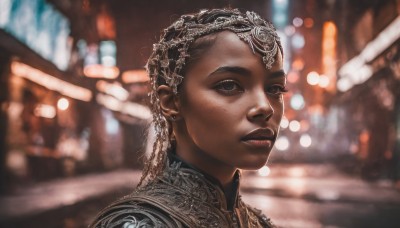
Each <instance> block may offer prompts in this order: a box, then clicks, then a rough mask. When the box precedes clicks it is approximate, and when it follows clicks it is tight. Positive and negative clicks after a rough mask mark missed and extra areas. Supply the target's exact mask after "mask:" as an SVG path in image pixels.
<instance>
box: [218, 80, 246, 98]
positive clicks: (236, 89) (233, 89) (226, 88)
mask: <svg viewBox="0 0 400 228" xmlns="http://www.w3.org/2000/svg"><path fill="white" fill-rule="evenodd" d="M215 89H216V90H217V91H219V92H222V93H225V94H228V95H231V94H236V93H241V92H243V89H242V87H241V86H240V85H239V84H238V83H237V82H236V81H234V80H224V81H221V82H219V83H218V84H217V85H216V86H215Z"/></svg>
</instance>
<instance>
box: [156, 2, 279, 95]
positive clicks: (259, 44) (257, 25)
mask: <svg viewBox="0 0 400 228" xmlns="http://www.w3.org/2000/svg"><path fill="white" fill-rule="evenodd" d="M233 12H234V14H232V15H228V14H227V13H225V14H224V10H218V11H217V12H215V10H214V11H207V10H203V11H201V12H200V13H199V15H198V16H197V18H194V16H193V15H184V16H182V17H181V18H180V19H178V20H177V21H176V22H175V23H173V24H172V25H171V26H170V27H168V28H167V29H165V30H164V36H163V38H162V39H161V40H160V42H159V43H157V44H154V46H153V55H152V57H151V58H150V59H149V62H148V66H149V65H153V64H157V62H158V66H159V67H158V68H152V69H149V73H150V75H151V76H152V77H162V78H164V80H165V81H166V83H167V84H168V85H169V86H170V87H171V88H172V89H173V91H174V93H177V87H178V85H179V84H180V83H181V82H182V80H183V76H182V75H181V70H182V69H183V68H184V65H185V63H186V60H187V58H188V57H189V54H188V49H189V46H190V44H191V43H193V42H194V41H195V40H196V39H197V38H199V37H201V36H205V35H208V34H211V33H215V32H218V31H222V30H229V31H232V32H234V33H236V34H237V35H238V36H239V37H240V38H241V39H242V40H244V41H246V42H247V43H248V44H249V45H250V47H251V49H252V50H253V52H254V53H256V52H258V53H260V54H261V55H262V58H263V61H264V63H265V65H266V67H267V68H268V69H269V68H271V65H272V64H273V62H274V57H275V55H276V53H277V50H278V46H280V40H279V37H278V35H277V34H276V31H275V28H274V27H273V25H272V24H271V23H269V22H266V21H265V20H263V19H262V18H261V17H260V16H258V15H257V14H256V13H254V12H246V14H245V15H242V14H241V13H240V12H239V11H237V10H233ZM216 13H218V15H219V16H218V17H217V18H213V17H215V15H216ZM196 19H197V21H196ZM209 21H210V22H209ZM196 22H197V23H196ZM172 33H173V34H174V35H175V36H176V37H173V38H170V37H169V36H170V34H172ZM172 49H177V50H178V51H179V57H178V58H176V56H170V55H169V52H170V50H172ZM148 68H149V67H148ZM152 70H153V71H152ZM156 81H157V80H155V81H154V82H156Z"/></svg>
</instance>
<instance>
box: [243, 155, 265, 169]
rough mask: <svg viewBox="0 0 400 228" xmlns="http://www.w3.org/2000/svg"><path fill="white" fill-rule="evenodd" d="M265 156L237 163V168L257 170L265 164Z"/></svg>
mask: <svg viewBox="0 0 400 228" xmlns="http://www.w3.org/2000/svg"><path fill="white" fill-rule="evenodd" d="M267 161H268V157H267V158H258V159H255V160H253V161H249V162H246V163H245V164H241V165H239V167H238V168H240V169H243V170H258V169H261V168H262V167H263V166H264V165H265V164H267Z"/></svg>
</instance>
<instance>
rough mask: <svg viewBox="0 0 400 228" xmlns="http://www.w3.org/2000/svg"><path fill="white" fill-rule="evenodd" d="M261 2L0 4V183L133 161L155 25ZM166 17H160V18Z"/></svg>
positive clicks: (144, 121) (144, 115) (265, 9)
mask: <svg viewBox="0 0 400 228" xmlns="http://www.w3.org/2000/svg"><path fill="white" fill-rule="evenodd" d="M270 4H271V3H270V1H257V0H252V1H246V2H244V1H239V0H233V1H227V0H218V1H211V0H208V1H187V0H170V1H161V2H160V1H156V0H150V1H130V0H116V1H106V0H74V1H67V0H1V1H0V104H1V106H0V107H1V109H0V110H1V112H0V151H1V153H0V174H1V178H0V179H1V183H0V186H2V187H5V186H12V184H19V183H23V182H30V181H37V180H46V179H52V178H60V177H67V176H72V175H79V174H80V173H86V172H94V171H106V170H109V169H114V168H117V167H121V166H126V167H131V168H139V167H140V166H141V165H142V158H143V157H144V153H145V151H146V144H148V143H147V142H146V136H147V125H148V124H149V121H150V119H151V114H150V110H149V108H148V99H147V93H148V80H149V78H148V76H147V74H146V73H145V71H144V66H145V64H146V61H147V58H148V56H149V55H150V52H151V50H152V44H153V43H154V42H155V41H156V40H157V39H158V37H159V35H160V30H161V28H164V27H165V26H167V25H169V24H170V23H171V22H172V21H173V20H175V19H176V18H177V17H178V16H179V15H181V14H183V13H190V12H194V11H198V10H199V9H202V8H212V7H238V8H246V9H248V10H254V11H256V12H258V13H259V14H261V15H262V16H264V17H267V18H270V17H269V16H270V14H271V10H270V8H271V7H270ZM166 19H167V20H166Z"/></svg>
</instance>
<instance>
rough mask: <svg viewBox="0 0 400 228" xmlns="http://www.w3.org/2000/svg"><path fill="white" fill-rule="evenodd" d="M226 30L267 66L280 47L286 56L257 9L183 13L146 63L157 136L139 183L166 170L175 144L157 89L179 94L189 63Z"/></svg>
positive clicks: (272, 27)
mask: <svg viewBox="0 0 400 228" xmlns="http://www.w3.org/2000/svg"><path fill="white" fill-rule="evenodd" d="M226 30H227V31H231V32H234V33H236V34H237V35H238V36H239V38H240V39H241V40H243V41H245V42H247V43H248V44H249V46H250V47H251V49H252V50H253V52H254V53H255V52H256V51H257V52H258V53H260V54H261V55H262V59H263V62H264V63H265V64H266V67H267V68H270V67H271V65H272V63H273V62H274V58H275V55H276V52H277V50H278V49H279V50H280V52H281V53H282V55H283V50H282V45H281V42H280V40H279V37H278V35H277V33H276V30H275V28H274V26H273V25H272V24H271V23H270V22H268V21H265V20H263V19H261V17H260V16H259V15H257V14H256V13H254V12H246V13H245V14H244V13H242V12H240V11H239V10H237V9H212V10H201V11H200V12H198V13H194V14H187V15H183V16H181V17H180V18H179V19H178V20H177V21H175V22H174V23H173V24H172V25H170V26H169V27H167V28H166V29H165V30H164V31H163V33H162V35H161V38H160V41H159V42H158V43H156V44H154V45H153V52H152V54H151V56H150V58H149V60H148V62H147V66H146V68H147V71H148V73H149V75H150V84H151V91H150V104H151V111H152V113H153V122H154V128H155V132H156V139H155V142H154V144H153V150H152V152H151V154H150V156H149V157H148V158H147V160H146V162H145V166H144V169H143V173H142V177H141V179H140V181H139V184H138V186H141V185H142V184H143V183H144V181H145V180H148V179H149V180H151V179H154V178H155V177H156V176H158V175H159V174H160V173H161V172H162V171H163V170H164V167H165V163H166V156H167V155H166V154H167V150H174V147H175V143H174V138H173V132H172V127H171V123H170V122H169V120H167V119H166V118H165V117H164V116H163V114H162V112H161V107H160V100H159V97H158V95H157V88H158V87H159V86H160V85H168V86H169V87H171V88H172V90H173V93H174V94H175V95H177V94H178V90H179V85H180V84H181V82H182V81H183V80H184V77H185V69H186V68H187V67H188V65H190V64H191V63H194V62H196V60H197V59H198V58H200V57H201V55H202V54H203V53H204V52H205V51H206V50H207V49H208V48H209V47H210V46H212V44H213V43H214V41H215V38H216V34H217V33H218V32H221V31H226Z"/></svg>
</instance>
